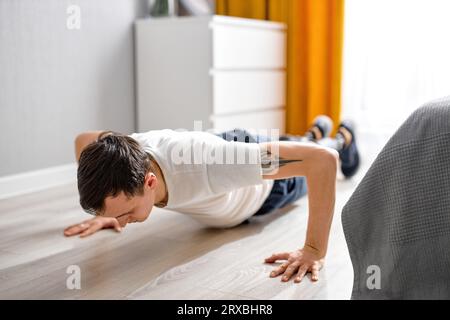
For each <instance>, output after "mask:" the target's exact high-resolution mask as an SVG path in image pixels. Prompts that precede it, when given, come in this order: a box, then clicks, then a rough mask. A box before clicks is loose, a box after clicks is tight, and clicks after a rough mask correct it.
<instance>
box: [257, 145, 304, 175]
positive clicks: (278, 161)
mask: <svg viewBox="0 0 450 320" xmlns="http://www.w3.org/2000/svg"><path fill="white" fill-rule="evenodd" d="M302 161H303V160H301V159H284V158H283V157H278V156H277V155H274V154H272V153H271V152H270V151H269V150H263V151H261V168H262V170H263V174H271V173H272V172H273V171H274V170H277V169H279V168H281V167H284V166H286V165H288V164H290V163H294V162H302Z"/></svg>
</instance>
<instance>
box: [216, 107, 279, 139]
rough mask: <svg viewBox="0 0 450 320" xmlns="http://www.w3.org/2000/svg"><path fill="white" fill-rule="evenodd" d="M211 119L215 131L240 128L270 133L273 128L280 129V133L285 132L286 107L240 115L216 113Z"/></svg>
mask: <svg viewBox="0 0 450 320" xmlns="http://www.w3.org/2000/svg"><path fill="white" fill-rule="evenodd" d="M211 120H212V122H213V127H214V131H215V132H223V131H227V130H233V129H236V128H240V129H246V130H248V131H250V132H252V131H258V132H259V133H262V134H266V135H270V134H271V130H272V129H279V130H280V132H279V133H280V134H284V133H285V110H284V109H273V110H266V111H260V112H251V113H245V114H238V115H222V116H219V115H214V116H212V117H211ZM266 132H267V133H266Z"/></svg>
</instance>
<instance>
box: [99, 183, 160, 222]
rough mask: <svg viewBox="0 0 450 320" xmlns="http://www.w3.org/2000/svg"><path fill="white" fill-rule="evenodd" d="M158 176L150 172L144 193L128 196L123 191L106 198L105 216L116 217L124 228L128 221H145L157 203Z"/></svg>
mask: <svg viewBox="0 0 450 320" xmlns="http://www.w3.org/2000/svg"><path fill="white" fill-rule="evenodd" d="M156 185H157V181H156V177H155V176H154V175H153V174H148V175H147V176H146V178H145V184H144V194H143V195H142V196H134V197H132V198H127V197H126V195H125V194H124V193H123V192H120V193H119V194H118V195H117V196H116V197H114V198H113V197H107V198H106V199H105V210H104V212H103V214H102V216H104V217H112V218H116V219H117V220H118V221H119V224H120V226H121V227H122V228H123V227H125V226H126V225H127V223H134V222H144V221H145V220H147V218H148V216H149V215H150V212H151V211H152V209H153V205H154V203H155V193H156Z"/></svg>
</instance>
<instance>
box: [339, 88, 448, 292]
mask: <svg viewBox="0 0 450 320" xmlns="http://www.w3.org/2000/svg"><path fill="white" fill-rule="evenodd" d="M342 224H343V228H344V233H345V237H346V240H347V244H348V249H349V252H350V257H351V260H352V264H353V270H354V284H353V292H352V299H450V97H447V98H444V99H441V100H438V101H434V102H432V103H429V104H427V105H425V106H423V107H421V108H420V109H418V110H417V111H415V112H414V113H413V114H412V115H411V116H410V117H409V118H408V120H407V121H406V122H405V123H404V124H403V125H402V126H401V127H400V128H399V130H398V131H397V132H396V133H395V135H394V136H393V137H392V138H391V139H390V140H389V142H388V143H387V144H386V146H385V147H384V149H383V150H382V151H381V153H380V154H379V155H378V157H377V159H376V160H375V161H374V163H373V165H372V166H371V168H370V169H369V171H368V172H367V174H366V176H365V177H364V179H363V180H362V181H361V183H360V184H359V186H358V187H357V189H356V190H355V192H354V193H353V195H352V197H351V198H350V200H349V201H348V202H347V204H346V205H345V207H344V209H343V212H342ZM371 266H378V267H379V268H380V269H379V270H380V276H381V283H380V285H381V287H380V288H379V289H377V288H372V289H369V287H370V286H368V285H367V283H368V282H369V284H373V283H374V282H373V279H374V278H371V276H372V275H375V276H376V274H375V273H373V271H372V270H371V269H370V268H371Z"/></svg>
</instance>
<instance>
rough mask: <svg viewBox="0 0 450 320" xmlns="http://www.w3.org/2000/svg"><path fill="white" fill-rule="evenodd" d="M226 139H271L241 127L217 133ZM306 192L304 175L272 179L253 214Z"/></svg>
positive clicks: (280, 206) (249, 141)
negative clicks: (268, 191)
mask: <svg viewBox="0 0 450 320" xmlns="http://www.w3.org/2000/svg"><path fill="white" fill-rule="evenodd" d="M218 136H219V137H221V138H223V139H225V140H226V141H236V142H245V143H262V142H268V141H271V140H270V138H269V137H266V136H261V135H252V134H250V133H249V132H247V131H245V130H242V129H235V130H231V131H226V132H223V133H220V134H218ZM307 192H308V190H307V185H306V179H305V178H304V177H294V178H287V179H280V180H274V183H273V187H272V191H271V192H270V194H269V196H268V197H267V199H266V200H265V201H264V203H263V205H262V206H261V208H260V209H259V210H258V211H257V212H256V213H255V216H261V215H265V214H268V213H270V212H273V211H275V210H276V209H280V208H283V207H285V206H287V205H288V204H291V203H293V202H295V201H297V200H298V199H300V198H301V197H303V196H304V195H306V194H307Z"/></svg>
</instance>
